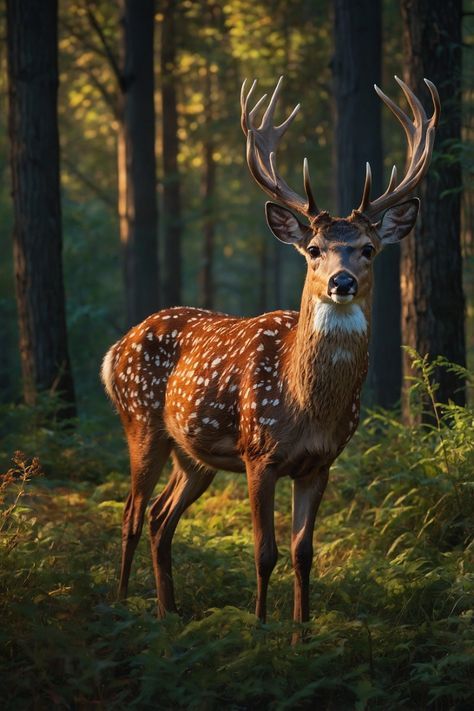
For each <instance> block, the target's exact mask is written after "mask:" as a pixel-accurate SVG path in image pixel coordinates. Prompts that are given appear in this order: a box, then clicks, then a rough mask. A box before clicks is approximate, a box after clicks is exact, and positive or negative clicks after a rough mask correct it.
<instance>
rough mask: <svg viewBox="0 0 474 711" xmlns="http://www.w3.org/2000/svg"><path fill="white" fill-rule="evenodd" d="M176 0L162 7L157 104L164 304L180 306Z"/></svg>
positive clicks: (167, 1) (165, 3)
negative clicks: (160, 124) (160, 142)
mask: <svg viewBox="0 0 474 711" xmlns="http://www.w3.org/2000/svg"><path fill="white" fill-rule="evenodd" d="M176 9H177V2H176V0H165V1H164V3H163V23H162V31H161V81H162V89H161V100H162V120H163V222H164V231H163V233H164V258H165V260H164V265H165V275H164V302H165V306H175V305H177V304H179V303H181V287H182V283H181V282H182V277H181V189H180V188H181V186H180V176H179V169H178V153H179V139H178V109H177V97H176V21H175V20H176V17H175V15H176Z"/></svg>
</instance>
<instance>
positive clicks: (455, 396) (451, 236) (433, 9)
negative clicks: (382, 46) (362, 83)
mask: <svg viewBox="0 0 474 711" xmlns="http://www.w3.org/2000/svg"><path fill="white" fill-rule="evenodd" d="M401 8H402V17H403V25H404V57H405V81H406V82H407V84H408V85H409V86H410V87H411V88H412V89H413V91H414V92H415V93H416V94H417V96H419V97H420V98H421V99H422V101H423V103H424V105H425V106H427V107H429V106H430V103H431V100H430V98H429V94H428V91H427V89H426V87H425V85H424V82H423V77H427V78H429V79H431V81H433V82H434V83H435V84H436V86H437V88H438V91H439V94H440V98H441V107H442V109H441V121H440V126H439V128H438V133H437V137H436V144H435V154H434V159H433V163H432V165H431V168H430V170H429V172H428V175H427V177H426V178H425V179H424V181H423V184H422V186H421V191H420V196H421V214H420V217H419V218H418V223H417V226H416V228H415V230H414V233H412V234H411V235H409V236H408V237H407V238H406V239H405V240H404V241H403V243H402V262H401V273H402V279H401V288H402V334H403V342H404V343H406V344H407V345H410V346H412V347H413V348H416V350H417V351H418V352H419V353H420V354H422V355H425V354H429V356H430V357H431V358H434V357H435V356H438V355H442V356H444V357H446V358H447V359H448V360H450V361H452V362H455V363H459V364H461V365H464V364H465V335H464V294H463V288H462V257H461V243H460V206H461V194H462V175H461V164H460V159H459V154H458V152H457V151H458V149H457V146H458V145H459V143H460V141H461V19H462V2H461V0H402V3H401ZM404 373H405V374H409V373H410V358H409V356H408V355H406V356H405V357H404ZM436 379H437V381H438V382H439V390H438V392H437V399H438V401H439V402H447V401H448V400H453V401H454V402H456V403H458V404H463V403H464V402H465V389H464V383H463V382H462V381H461V380H460V379H459V378H458V377H457V376H456V375H455V374H454V373H448V372H446V371H445V370H439V372H438V373H437V378H436ZM404 414H405V416H406V417H407V418H408V417H409V412H408V403H407V397H406V396H405V397H404Z"/></svg>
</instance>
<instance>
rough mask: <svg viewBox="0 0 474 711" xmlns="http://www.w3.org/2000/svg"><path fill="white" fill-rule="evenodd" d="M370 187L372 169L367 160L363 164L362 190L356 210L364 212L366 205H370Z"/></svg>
mask: <svg viewBox="0 0 474 711" xmlns="http://www.w3.org/2000/svg"><path fill="white" fill-rule="evenodd" d="M371 189H372V169H371V167H370V163H369V162H367V163H366V164H365V183H364V190H363V192H362V200H361V202H360V205H359V207H358V208H357V210H358V211H359V212H364V211H365V210H366V209H367V207H368V206H369V205H370V191H371Z"/></svg>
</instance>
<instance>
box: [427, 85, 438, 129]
mask: <svg viewBox="0 0 474 711" xmlns="http://www.w3.org/2000/svg"><path fill="white" fill-rule="evenodd" d="M423 81H424V82H425V84H426V86H427V87H428V89H429V90H430V94H431V99H432V101H433V109H434V110H433V115H432V117H431V118H430V123H431V125H432V126H434V127H435V128H436V127H437V126H438V122H439V116H440V113H441V101H440V98H439V94H438V89H437V88H436V87H435V85H434V84H433V82H432V81H430V80H429V79H423Z"/></svg>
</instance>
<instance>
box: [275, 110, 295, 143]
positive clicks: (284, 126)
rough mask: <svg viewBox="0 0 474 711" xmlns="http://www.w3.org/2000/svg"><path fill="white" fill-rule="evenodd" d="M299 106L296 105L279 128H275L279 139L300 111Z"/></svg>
mask: <svg viewBox="0 0 474 711" xmlns="http://www.w3.org/2000/svg"><path fill="white" fill-rule="evenodd" d="M300 107H301V104H296V106H295V108H294V109H293V111H292V112H291V114H290V115H289V116H288V118H286V119H285V120H284V121H283V123H281V124H280V125H279V126H275V131H276V132H277V133H278V137H279V138H281V137H282V136H283V135H284V134H285V133H286V130H287V129H288V127H289V126H290V125H291V124H292V123H293V121H294V119H295V116H296V114H297V113H298V111H299V110H300Z"/></svg>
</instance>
